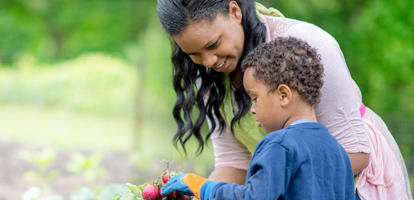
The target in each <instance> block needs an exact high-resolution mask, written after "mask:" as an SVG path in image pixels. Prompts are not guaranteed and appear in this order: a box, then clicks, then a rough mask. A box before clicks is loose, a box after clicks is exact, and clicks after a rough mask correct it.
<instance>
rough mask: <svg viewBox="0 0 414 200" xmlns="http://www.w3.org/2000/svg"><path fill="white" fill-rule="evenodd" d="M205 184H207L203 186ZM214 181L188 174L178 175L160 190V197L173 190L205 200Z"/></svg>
mask: <svg viewBox="0 0 414 200" xmlns="http://www.w3.org/2000/svg"><path fill="white" fill-rule="evenodd" d="M205 183H207V184H205ZM216 183H217V182H215V181H209V180H207V179H206V178H203V177H201V176H198V175H195V174H192V173H189V174H179V175H177V176H174V177H172V178H171V179H170V180H169V181H168V182H167V183H166V184H165V185H164V186H163V187H162V189H161V194H162V195H167V194H169V193H171V192H173V191H174V190H177V191H178V192H179V193H180V194H183V195H189V196H196V197H197V199H200V200H201V199H206V198H208V194H209V193H210V190H211V188H212V187H213V186H214V185H215V184H216Z"/></svg>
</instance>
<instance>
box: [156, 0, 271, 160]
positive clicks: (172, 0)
mask: <svg viewBox="0 0 414 200" xmlns="http://www.w3.org/2000/svg"><path fill="white" fill-rule="evenodd" d="M231 1H232V0H157V2H158V4H157V13H158V18H159V20H160V22H161V25H162V27H163V28H164V29H165V30H166V31H167V32H168V33H169V34H170V35H171V36H174V35H177V34H179V33H181V31H182V30H183V29H184V28H186V27H187V25H188V24H189V23H190V22H199V21H202V20H207V21H210V22H211V21H213V20H214V19H215V18H216V16H217V14H218V13H221V14H223V15H224V16H227V15H228V12H229V11H228V6H229V3H230V2H231ZM235 1H236V2H237V4H238V5H239V7H240V9H241V13H242V16H243V17H242V27H243V30H244V38H245V39H244V49H243V53H242V56H241V59H240V60H239V63H238V66H240V63H241V60H242V58H243V57H244V56H245V55H246V54H247V53H248V52H249V51H250V50H252V49H253V48H254V47H256V46H258V45H259V44H261V43H262V42H264V39H265V36H266V27H265V26H264V25H263V24H262V23H261V21H260V19H259V18H258V17H257V15H256V10H255V2H254V0H235ZM172 46H173V52H172V56H171V60H172V63H173V65H174V80H173V85H174V90H175V92H176V93H177V100H176V102H175V106H174V109H173V116H174V119H175V121H176V123H177V125H178V131H177V132H176V134H175V136H174V138H173V142H174V145H175V146H176V147H177V144H178V143H180V144H181V146H182V147H183V150H184V152H185V153H186V148H185V144H186V142H187V141H188V140H189V139H190V138H191V136H195V137H196V138H197V140H198V143H199V147H198V149H197V153H201V152H202V151H203V149H204V145H205V144H206V142H207V141H208V139H209V138H210V136H211V134H212V133H213V131H215V130H216V129H217V130H218V131H220V134H221V133H222V132H223V130H224V129H225V127H226V122H225V120H224V118H223V116H222V114H221V111H220V105H221V104H222V103H223V100H224V96H225V84H224V74H223V73H221V72H216V71H214V70H210V69H208V68H206V67H205V66H203V65H198V64H195V63H194V62H193V61H192V60H191V58H190V57H189V56H188V55H187V54H186V53H184V52H183V51H182V50H181V48H180V47H179V46H178V45H177V43H176V42H175V41H172ZM242 83H243V81H240V82H239V83H236V85H238V87H236V88H235V89H234V90H232V92H233V93H234V96H235V100H236V106H237V109H236V113H235V116H234V118H233V119H232V121H231V128H232V129H233V127H234V125H235V124H236V123H237V122H239V120H240V119H241V118H242V117H243V116H244V115H245V114H246V113H247V112H248V111H249V109H250V106H251V102H250V97H249V96H248V95H247V94H246V92H245V91H244V88H243V85H242ZM229 84H230V83H229ZM206 97H208V98H207V100H205V98H206ZM194 106H196V107H197V108H198V110H199V113H198V116H197V119H195V120H193V119H192V111H193V108H194ZM206 117H208V119H209V121H210V122H211V124H210V125H211V127H210V131H209V132H208V134H207V135H206V136H205V137H204V138H203V136H202V134H201V132H200V130H201V127H202V125H203V123H204V121H205V120H206ZM214 118H216V119H217V121H216V120H214Z"/></svg>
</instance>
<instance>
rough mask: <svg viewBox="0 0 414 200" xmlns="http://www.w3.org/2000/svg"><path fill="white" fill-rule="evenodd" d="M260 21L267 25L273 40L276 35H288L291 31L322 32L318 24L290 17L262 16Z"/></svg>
mask: <svg viewBox="0 0 414 200" xmlns="http://www.w3.org/2000/svg"><path fill="white" fill-rule="evenodd" d="M262 21H264V22H265V24H266V25H267V26H266V28H267V29H268V34H270V38H271V39H272V40H273V39H275V38H277V37H288V36H291V35H292V32H298V31H299V32H303V33H305V32H309V31H311V32H324V31H323V30H322V29H321V28H319V27H318V26H316V25H314V24H311V23H309V22H306V21H301V20H297V19H291V18H286V17H273V16H266V15H263V16H262Z"/></svg>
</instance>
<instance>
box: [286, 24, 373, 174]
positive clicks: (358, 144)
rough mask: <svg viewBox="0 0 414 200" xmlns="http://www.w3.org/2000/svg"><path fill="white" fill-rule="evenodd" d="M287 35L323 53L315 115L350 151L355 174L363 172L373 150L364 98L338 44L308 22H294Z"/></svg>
mask: <svg viewBox="0 0 414 200" xmlns="http://www.w3.org/2000/svg"><path fill="white" fill-rule="evenodd" d="M288 34H289V35H291V36H294V37H297V38H300V39H302V40H305V41H306V42H308V43H309V44H310V45H311V46H312V47H313V48H316V49H317V51H318V53H319V54H320V55H321V59H322V63H323V65H324V78H323V81H324V85H323V86H322V89H321V93H322V97H321V102H320V103H319V105H318V106H317V108H316V116H317V119H318V121H319V122H321V123H322V124H324V125H325V126H326V127H327V128H328V130H329V132H330V133H331V134H332V135H333V136H334V137H335V138H336V139H337V140H338V142H339V143H340V144H341V145H342V147H343V148H344V149H345V150H346V152H347V153H348V156H349V159H350V161H351V164H352V170H353V173H354V175H355V174H358V173H360V172H361V171H362V170H363V169H364V168H365V167H366V166H367V165H368V162H369V153H370V148H369V145H368V141H367V139H366V133H365V128H364V125H363V121H362V118H361V114H360V111H359V107H360V106H361V101H362V100H361V96H360V93H359V90H356V88H355V87H357V86H356V84H355V82H354V81H353V79H352V77H351V75H350V73H349V70H348V67H347V66H346V62H345V59H344V57H343V55H342V52H341V49H340V47H339V45H338V43H337V42H336V41H335V39H334V38H333V37H332V36H331V35H329V34H328V33H326V32H325V31H323V30H322V29H320V28H318V27H316V26H314V25H311V24H306V23H301V24H297V25H294V26H293V27H291V28H290V29H289V30H288Z"/></svg>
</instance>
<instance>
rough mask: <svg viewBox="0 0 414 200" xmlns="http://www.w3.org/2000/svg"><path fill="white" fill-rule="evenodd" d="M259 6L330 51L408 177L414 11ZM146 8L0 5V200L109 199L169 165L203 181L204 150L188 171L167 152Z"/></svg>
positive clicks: (139, 2) (160, 54)
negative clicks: (322, 40) (295, 22)
mask: <svg viewBox="0 0 414 200" xmlns="http://www.w3.org/2000/svg"><path fill="white" fill-rule="evenodd" d="M260 2H261V3H263V4H264V5H266V6H273V7H275V8H278V9H279V10H280V11H281V12H282V13H283V14H284V15H285V16H286V17H289V18H294V19H299V20H303V21H308V22H310V23H313V24H316V25H318V26H319V27H321V28H323V29H324V30H326V31H327V32H329V33H331V34H332V35H333V36H334V37H335V38H336V39H337V41H338V43H339V44H340V46H341V48H342V50H343V53H344V55H345V59H346V61H347V64H348V67H349V69H350V72H351V74H352V76H353V78H354V80H355V81H356V82H357V84H358V85H359V87H360V89H361V91H362V94H363V101H364V103H365V104H366V105H367V106H368V107H370V108H372V109H373V110H374V111H375V112H377V113H378V114H379V115H380V116H381V117H383V119H384V121H385V122H386V123H387V125H388V127H389V129H390V130H391V132H392V133H393V135H394V137H395V139H396V141H397V143H398V144H399V147H400V149H401V151H402V153H403V156H404V159H405V161H406V165H407V168H408V171H409V173H410V176H411V177H412V174H413V172H414V169H413V168H414V166H413V165H414V133H413V130H414V104H413V102H414V79H413V74H414V29H413V28H412V27H414V13H413V12H412V8H413V7H414V1H410V0H396V1H388V0H373V1H362V0H348V1H341V0H304V1H300V0H289V1H288V0H273V1H272V0H263V1H260ZM155 7H156V1H155V0H118V1H113V0H89V1H84V0H0V199H5V200H15V199H22V198H23V195H24V194H26V195H28V193H31V194H32V195H34V196H36V195H37V197H39V199H40V198H44V197H52V198H54V199H84V197H85V195H86V196H87V195H89V197H90V199H108V198H105V197H104V196H105V195H104V194H102V193H104V192H102V191H110V190H115V189H116V188H118V187H120V186H125V183H127V182H130V183H133V184H142V183H143V182H146V181H151V180H154V179H156V178H157V177H158V176H159V174H160V173H161V172H163V171H164V170H165V169H166V168H167V166H168V163H171V165H170V166H169V167H171V168H174V169H176V170H182V171H186V172H190V171H191V172H196V173H198V174H200V175H204V176H207V175H208V174H209V173H210V172H211V170H212V169H213V168H214V158H213V152H212V149H211V145H210V146H209V147H207V148H206V149H205V151H204V152H203V154H202V155H201V156H195V154H194V152H195V150H196V146H195V145H196V144H195V141H193V143H192V144H190V145H189V146H188V157H187V159H186V158H185V156H183V154H182V153H180V152H179V151H177V150H176V149H175V148H174V147H173V145H172V142H171V139H172V136H173V135H174V133H175V131H176V125H175V123H174V120H173V118H172V114H171V112H172V107H173V105H174V102H175V93H174V90H173V88H172V84H171V83H172V66H171V62H170V52H171V47H170V39H169V37H168V35H167V34H166V33H164V31H163V30H162V28H161V27H160V25H159V22H158V19H157V15H156V8H155ZM411 184H413V181H412V180H411ZM412 187H413V186H412ZM118 189H119V188H118ZM40 192H41V193H40ZM82 195H83V196H82ZM109 199H111V198H109Z"/></svg>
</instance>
